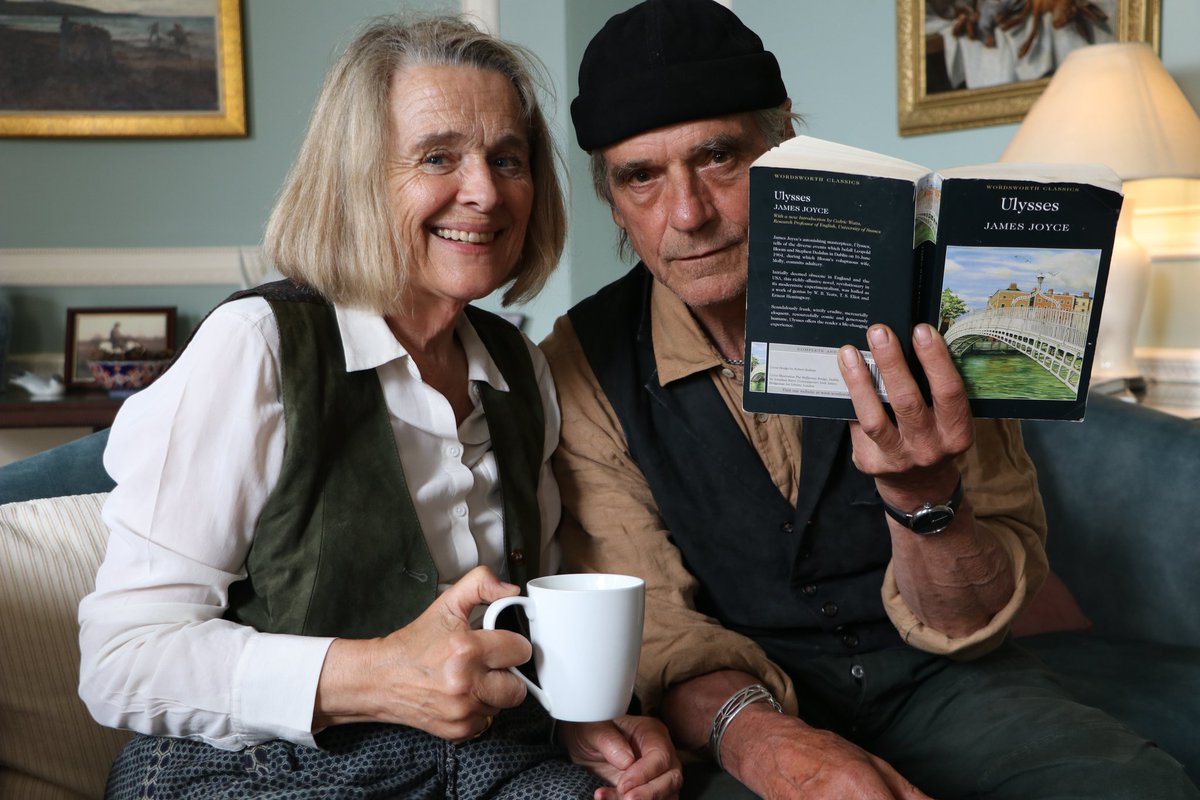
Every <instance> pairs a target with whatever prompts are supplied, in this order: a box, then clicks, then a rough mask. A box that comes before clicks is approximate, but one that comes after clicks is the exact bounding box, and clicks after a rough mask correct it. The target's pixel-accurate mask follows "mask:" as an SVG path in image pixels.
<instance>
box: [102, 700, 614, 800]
mask: <svg viewBox="0 0 1200 800" xmlns="http://www.w3.org/2000/svg"><path fill="white" fill-rule="evenodd" d="M551 725H552V723H551V720H550V718H549V717H548V716H547V715H546V712H545V711H543V710H542V708H541V706H539V705H538V704H537V703H536V702H535V701H533V700H532V698H527V699H526V702H525V703H524V704H523V705H521V706H520V707H518V708H514V709H509V710H507V711H504V712H502V713H500V714H498V715H496V719H495V723H494V724H493V725H492V727H491V728H490V729H488V731H487V732H486V733H484V734H483V735H482V736H480V737H479V738H477V739H471V740H469V741H466V742H462V743H458V744H454V743H451V742H448V741H446V740H444V739H439V738H437V737H436V736H432V735H430V734H428V733H425V732H424V731H420V730H417V729H415V728H408V727H405V726H402V725H385V724H379V723H361V724H354V725H339V726H337V727H334V728H329V729H327V730H325V731H323V732H321V733H320V734H318V735H317V737H316V738H317V744H318V746H319V747H318V748H317V749H313V748H311V747H304V746H302V745H296V744H292V743H291V742H286V741H283V740H278V739H276V740H273V741H269V742H264V743H263V744H259V745H254V746H252V747H247V748H245V749H244V750H239V751H229V750H220V749H218V748H215V747H212V746H211V745H208V744H205V743H203V742H197V741H193V740H190V739H179V738H175V737H171V736H144V735H139V736H135V737H134V738H133V739H132V740H131V741H130V742H129V744H128V745H126V747H125V749H124V750H123V751H122V752H121V754H120V755H119V756H118V758H117V761H116V763H115V764H114V765H113V769H112V772H111V773H110V774H109V777H108V790H107V793H106V797H107V798H109V799H110V800H151V798H154V800H215V799H217V798H242V797H249V798H256V800H257V798H264V799H265V800H282V799H283V798H338V800H341V799H342V798H346V799H347V800H348V799H349V798H356V799H357V798H363V799H364V800H365V799H366V798H393V797H395V798H429V799H430V800H433V798H454V799H455V800H475V799H476V798H481V799H482V798H505V800H509V799H510V798H511V800H518V798H520V799H521V800H587V798H591V797H592V793H593V792H594V791H595V790H596V789H597V788H598V787H600V786H604V785H606V784H605V783H604V782H603V781H602V780H601V779H600V778H598V777H596V776H595V775H593V774H592V773H591V772H589V771H588V770H586V769H584V768H583V767H580V766H578V765H576V764H572V763H571V762H570V761H569V760H568V758H567V756H566V753H565V752H564V751H563V749H562V748H560V747H558V746H557V745H554V744H552V743H551V741H550V736H551Z"/></svg>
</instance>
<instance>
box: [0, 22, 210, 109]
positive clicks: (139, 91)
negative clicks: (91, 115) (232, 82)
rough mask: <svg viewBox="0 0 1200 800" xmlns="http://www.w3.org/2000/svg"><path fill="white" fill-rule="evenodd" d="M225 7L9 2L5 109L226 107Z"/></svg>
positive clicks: (0, 85) (1, 29) (0, 28)
mask: <svg viewBox="0 0 1200 800" xmlns="http://www.w3.org/2000/svg"><path fill="white" fill-rule="evenodd" d="M217 3H218V0H72V1H71V2H57V1H56V0H0V110H4V111H10V112H11V111H16V112H21V111H29V112H38V113H46V112H58V111H62V112H74V111H87V112H103V111H115V112H124V111H150V112H153V111H172V112H178V111H214V110H218V109H219V108H220V98H221V93H220V86H219V74H218V66H217V65H218V59H217V44H218V43H217V35H218V34H217V31H218V26H217V23H216V19H217Z"/></svg>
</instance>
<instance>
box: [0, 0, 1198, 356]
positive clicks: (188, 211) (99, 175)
mask: <svg viewBox="0 0 1200 800" xmlns="http://www.w3.org/2000/svg"><path fill="white" fill-rule="evenodd" d="M631 4H632V2H628V1H626V2H618V1H617V0H501V4H500V9H501V22H500V26H501V31H500V32H501V35H503V36H505V37H507V38H511V39H513V40H515V41H518V42H521V43H523V44H525V45H527V46H529V47H531V48H533V49H534V50H535V51H536V52H538V53H539V55H540V56H541V57H542V59H543V60H544V61H545V63H546V66H547V68H548V70H549V72H550V74H551V77H552V80H553V81H554V84H555V87H554V88H555V90H556V94H557V99H556V102H555V104H554V106H553V108H554V110H555V111H556V121H555V124H556V126H557V130H558V132H559V134H560V136H561V142H562V150H563V154H564V156H565V158H566V163H567V166H568V170H569V172H570V182H569V186H568V192H569V198H570V205H571V211H572V227H571V233H570V239H569V242H568V250H567V253H566V258H565V259H564V262H563V265H562V267H561V268H560V271H559V273H558V274H557V275H556V276H555V278H554V279H553V280H552V282H551V284H550V285H549V286H548V287H547V291H546V292H545V293H544V294H543V296H542V297H541V298H539V299H538V300H537V301H535V303H533V304H531V305H530V306H529V307H528V308H527V309H526V311H527V312H528V313H529V314H530V321H529V324H528V325H527V327H526V330H527V332H528V333H530V335H532V336H533V337H534V338H535V339H536V338H540V337H541V336H542V335H544V334H545V333H546V332H547V331H548V330H549V327H550V324H551V323H552V321H553V319H554V317H555V316H557V315H558V314H559V313H561V312H562V311H563V310H565V308H566V307H567V306H568V305H569V304H570V302H572V301H574V300H577V299H579V298H581V297H584V296H586V295H587V294H589V293H590V292H592V291H594V290H595V289H596V288H598V287H599V286H601V285H603V284H604V283H606V282H607V281H608V280H610V279H611V278H613V277H615V276H616V275H618V274H620V272H621V271H622V270H623V269H624V267H623V266H621V265H619V264H617V263H616V261H615V255H614V248H613V242H614V236H613V233H612V223H611V220H610V219H609V216H608V214H607V212H606V211H605V209H603V208H602V207H601V206H600V205H599V204H598V202H597V201H596V200H595V199H594V198H593V196H592V194H591V189H590V184H589V180H588V176H587V172H586V169H587V162H586V158H585V157H584V156H583V154H582V153H580V152H579V151H578V148H577V147H575V144H574V136H573V134H572V133H571V132H570V127H569V121H568V114H567V108H568V104H569V101H570V99H571V97H573V96H574V90H575V70H576V68H577V65H578V63H579V59H580V57H581V56H582V53H583V48H584V47H585V46H586V44H587V41H588V39H589V38H590V36H591V35H592V34H593V33H594V32H595V31H596V30H597V29H598V28H599V26H600V25H601V24H602V22H603V20H604V19H606V18H607V17H608V16H609V15H610V14H612V13H615V12H616V11H619V10H621V9H623V8H626V7H628V6H629V5H631ZM1162 4H1163V15H1162V16H1163V31H1162V56H1163V61H1164V63H1165V64H1166V66H1167V68H1168V69H1169V70H1170V71H1171V72H1172V74H1173V75H1174V76H1175V77H1176V79H1177V80H1178V81H1179V83H1180V85H1181V86H1182V87H1183V88H1184V91H1185V93H1186V94H1187V95H1188V96H1189V98H1190V99H1191V101H1192V104H1193V105H1194V106H1200V47H1197V45H1196V42H1197V40H1200V3H1198V2H1196V0H1162ZM402 6H407V7H418V8H450V9H455V8H457V3H456V2H451V1H450V0H423V1H422V2H417V0H407V1H406V2H404V3H398V2H396V1H395V0H339V2H325V1H324V0H243V17H244V33H245V41H246V71H247V75H246V77H247V92H248V97H247V99H248V114H249V125H250V136H249V137H248V138H244V139H217V140H197V139H193V140H151V141H145V140H77V139H76V140H68V139H59V140H52V139H42V140H35V139H0V248H40V247H53V248H60V247H197V246H235V245H253V244H254V243H256V242H257V241H258V239H259V237H260V234H261V230H262V226H263V223H264V221H265V218H266V215H267V212H268V210H269V209H270V206H271V204H272V201H273V198H274V195H275V192H276V190H277V188H278V187H279V185H280V183H281V182H282V180H283V177H284V174H285V173H286V171H287V168H288V165H289V164H290V162H291V160H292V157H293V156H294V154H295V151H296V149H297V147H298V145H299V141H300V138H301V136H302V135H303V131H304V126H305V123H306V120H307V118H308V113H309V110H310V108H311V105H312V102H313V99H314V98H315V96H316V93H317V90H318V88H319V85H320V82H321V79H322V77H323V75H324V73H325V71H326V69H327V68H328V66H329V64H330V63H331V61H332V59H333V58H334V56H335V55H336V53H337V52H338V50H339V49H340V47H341V46H342V45H344V44H345V42H346V41H347V40H348V37H349V36H351V35H352V32H353V29H354V28H355V27H356V26H357V25H358V24H360V23H361V21H362V20H364V19H365V18H367V17H370V16H374V15H376V14H380V13H387V12H389V11H394V10H396V9H397V8H400V7H402ZM733 7H734V10H735V11H737V12H738V14H739V15H740V16H742V17H743V19H745V20H746V21H747V23H748V24H750V26H751V27H753V28H754V29H756V30H757V31H758V32H759V33H760V34H761V35H762V37H763V39H764V40H765V42H766V44H767V46H768V48H770V49H771V50H773V51H774V52H775V53H776V54H777V55H778V57H779V59H780V61H781V63H782V65H783V70H784V75H785V78H786V80H787V83H788V87H789V90H790V92H791V95H792V97H793V100H794V104H795V107H796V110H798V111H799V112H801V113H802V114H803V115H804V116H805V117H806V119H807V121H808V129H807V132H808V133H810V134H812V135H814V136H819V137H822V138H828V139H834V140H838V141H843V142H846V143H849V144H854V145H857V146H860V147H866V148H869V149H873V150H879V151H882V152H886V153H889V154H892V155H896V156H899V157H902V158H907V159H910V160H913V161H917V162H920V163H924V164H928V165H930V166H931V167H940V166H949V165H953V164H959V163H970V162H980V161H990V160H993V159H995V158H997V157H998V156H999V154H1000V152H1001V150H1003V148H1004V145H1005V144H1006V143H1007V141H1008V139H1009V138H1010V137H1011V136H1012V133H1013V131H1014V130H1015V126H1014V125H1004V126H994V127H988V128H976V129H971V130H963V131H954V132H948V133H939V134H929V135H924V136H915V137H900V136H899V135H898V134H897V133H896V44H895V40H896V36H895V25H896V19H895V11H894V4H893V3H891V2H885V0H839V2H829V0H734V4H733ZM229 288H233V287H187V286H184V287H178V286H174V287H156V288H149V287H146V288H138V287H122V288H119V289H118V288H108V289H98V288H97V289H90V288H80V289H70V290H63V289H39V288H36V287H34V288H22V289H19V290H18V289H7V290H6V289H5V288H4V287H0V302H7V303H8V304H10V305H11V306H13V310H14V312H15V321H16V330H15V331H14V342H13V350H14V352H51V351H57V350H59V349H61V347H62V339H63V331H62V321H63V320H64V318H65V313H64V309H65V308H66V307H67V306H69V305H162V304H167V305H177V306H179V307H180V311H181V319H183V320H185V321H194V320H195V319H198V318H199V315H200V314H202V313H203V311H204V310H205V309H206V308H207V307H208V306H209V305H211V304H212V302H214V301H215V300H216V299H217V298H219V297H220V296H222V295H223V294H224V293H225V291H226V290H227V289H229Z"/></svg>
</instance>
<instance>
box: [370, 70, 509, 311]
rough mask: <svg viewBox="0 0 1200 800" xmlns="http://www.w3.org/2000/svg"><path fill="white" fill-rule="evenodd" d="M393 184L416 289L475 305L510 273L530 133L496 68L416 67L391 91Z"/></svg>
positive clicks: (419, 298) (421, 294)
mask: <svg viewBox="0 0 1200 800" xmlns="http://www.w3.org/2000/svg"><path fill="white" fill-rule="evenodd" d="M390 102H391V119H392V131H393V140H392V154H391V159H390V163H389V168H388V176H387V181H388V189H389V192H390V194H391V202H392V210H393V213H394V214H395V218H396V223H397V229H398V230H399V232H400V237H401V242H400V246H401V247H406V248H408V252H409V255H410V257H411V258H410V265H411V266H410V276H409V293H410V295H412V300H413V301H414V302H415V305H416V307H417V308H420V307H422V305H421V304H422V303H425V302H429V301H437V300H448V301H451V302H457V303H467V302H469V301H471V300H475V299H477V298H480V297H483V296H485V295H487V294H490V293H491V292H492V291H493V290H495V289H496V288H497V287H499V286H500V285H502V284H503V283H504V282H505V280H506V279H507V278H508V277H509V273H510V272H511V271H512V268H513V265H514V264H516V261H517V258H518V256H519V255H520V253H521V249H522V246H523V245H524V242H525V230H526V227H527V226H528V223H529V214H530V209H531V208H532V206H533V178H532V175H531V173H530V164H529V133H528V130H527V128H526V125H525V123H524V122H523V121H522V119H521V107H520V102H519V100H518V99H517V93H516V90H515V89H514V88H513V87H512V85H511V84H510V83H509V82H508V80H507V79H506V78H505V77H504V76H503V75H501V74H500V73H498V72H492V71H489V70H481V69H476V68H474V67H450V66H414V67H409V68H407V69H404V70H401V71H400V72H398V73H397V74H396V75H395V77H393V79H392V89H391V98H390Z"/></svg>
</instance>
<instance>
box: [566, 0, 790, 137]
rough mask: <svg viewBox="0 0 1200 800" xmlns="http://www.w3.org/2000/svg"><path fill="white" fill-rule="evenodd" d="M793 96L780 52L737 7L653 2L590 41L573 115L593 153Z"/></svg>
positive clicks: (709, 1) (690, 0)
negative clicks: (670, 127) (633, 138)
mask: <svg viewBox="0 0 1200 800" xmlns="http://www.w3.org/2000/svg"><path fill="white" fill-rule="evenodd" d="M786 99H787V90H786V89H785V88H784V86H783V78H782V77H781V76H780V73H779V63H778V62H777V61H776V60H775V56H774V55H772V54H771V53H770V52H768V51H766V50H764V49H763V44H762V39H760V38H759V37H758V35H757V34H756V33H754V31H752V30H750V29H749V28H747V27H746V26H745V25H744V24H742V21H741V20H740V19H738V18H737V16H736V15H735V14H734V13H733V12H732V11H730V10H729V9H727V8H725V7H724V6H722V5H721V4H720V3H717V2H715V0H645V2H642V3H639V4H638V5H636V6H634V7H633V8H631V9H629V10H628V11H624V12H622V13H620V14H617V15H616V16H614V17H613V18H612V19H610V20H609V21H608V22H607V23H605V25H604V27H603V28H601V29H600V32H599V33H597V34H596V35H595V36H594V37H593V38H592V41H591V42H590V43H588V46H587V50H585V51H584V53H583V62H582V63H581V64H580V65H579V96H578V97H576V98H575V99H574V100H573V101H572V102H571V119H572V120H573V121H574V123H575V137H576V138H577V139H578V140H579V146H580V147H582V148H583V149H584V150H588V151H591V150H594V149H596V148H597V147H604V146H606V145H610V144H613V143H614V142H619V141H621V140H622V139H626V138H628V137H630V136H634V135H636V134H639V133H643V132H645V131H648V130H651V129H653V128H658V127H661V126H663V125H670V124H672V123H676V122H687V121H689V120H694V119H702V118H705V117H718V116H722V115H724V114H735V113H738V112H742V111H757V110H758V109H762V108H772V107H774V106H778V105H779V104H780V103H782V102H783V101H784V100H786Z"/></svg>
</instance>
